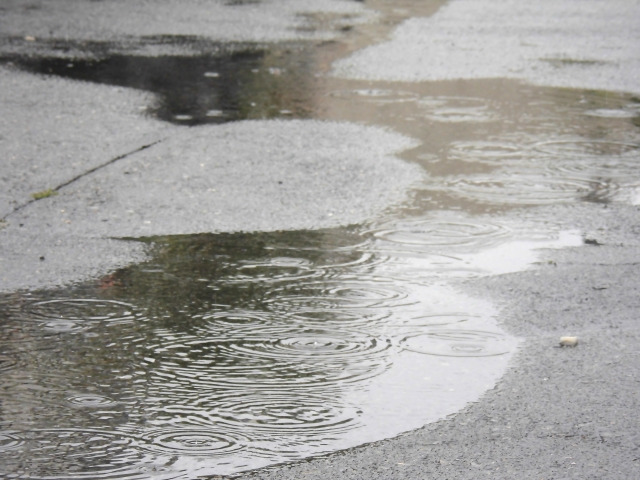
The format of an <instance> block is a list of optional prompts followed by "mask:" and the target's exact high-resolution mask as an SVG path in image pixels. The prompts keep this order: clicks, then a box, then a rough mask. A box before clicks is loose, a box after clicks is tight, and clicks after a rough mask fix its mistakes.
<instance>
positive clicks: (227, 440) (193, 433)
mask: <svg viewBox="0 0 640 480" xmlns="http://www.w3.org/2000/svg"><path fill="white" fill-rule="evenodd" d="M139 440H141V444H140V446H141V447H142V448H144V449H148V450H151V451H153V452H159V453H166V454H170V455H189V456H197V457H199V456H203V457H211V456H223V455H229V454H231V453H233V452H237V451H239V450H242V449H243V448H244V444H243V442H242V441H240V439H238V438H234V437H233V436H232V435H230V434H229V433H226V432H224V433H223V432H219V431H217V429H216V428H215V427H214V426H211V427H209V428H204V427H198V426H192V427H169V428H162V429H156V430H151V431H149V432H145V433H144V434H143V435H141V436H140V438H139Z"/></svg>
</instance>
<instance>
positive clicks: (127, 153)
mask: <svg viewBox="0 0 640 480" xmlns="http://www.w3.org/2000/svg"><path fill="white" fill-rule="evenodd" d="M166 139H167V137H165V138H161V139H159V140H156V141H155V142H151V143H148V144H146V145H142V146H140V147H138V148H136V149H135V150H131V151H129V152H126V153H123V154H121V155H118V156H117V157H114V158H111V159H109V160H107V161H106V162H104V163H101V164H100V165H97V166H95V167H93V168H90V169H89V170H86V171H85V172H82V173H80V174H78V175H76V176H75V177H73V178H71V179H69V180H67V181H66V182H63V183H61V184H59V185H57V186H55V187H53V188H51V189H49V190H50V191H51V192H52V193H55V192H59V191H60V190H61V189H63V188H64V187H67V186H69V185H71V184H72V183H75V182H77V181H78V180H80V179H81V178H84V177H87V176H89V175H91V174H92V173H95V172H97V171H98V170H102V169H103V168H105V167H108V166H109V165H112V164H114V163H116V162H118V161H120V160H123V159H125V158H127V157H129V156H131V155H134V154H136V153H139V152H142V151H143V150H146V149H148V148H151V147H153V146H155V145H157V144H159V143H161V142H163V141H165V140H166ZM49 196H51V195H47V196H45V197H42V198H32V199H31V200H29V201H27V202H25V203H23V204H22V205H18V206H17V207H15V208H14V209H13V210H12V211H11V212H9V213H7V214H6V215H5V216H4V217H0V221H5V220H7V219H8V218H9V217H11V216H12V215H14V214H15V213H17V212H19V211H20V210H22V209H23V208H26V207H28V206H29V205H31V204H32V203H35V202H37V201H39V200H42V199H44V198H48V197H49Z"/></svg>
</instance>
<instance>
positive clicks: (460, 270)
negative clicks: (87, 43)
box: [0, 44, 640, 479]
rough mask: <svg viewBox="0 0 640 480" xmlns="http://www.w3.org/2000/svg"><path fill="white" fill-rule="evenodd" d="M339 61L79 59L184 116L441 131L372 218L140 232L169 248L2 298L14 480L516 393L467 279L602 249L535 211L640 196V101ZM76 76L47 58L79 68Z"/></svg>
mask: <svg viewBox="0 0 640 480" xmlns="http://www.w3.org/2000/svg"><path fill="white" fill-rule="evenodd" d="M331 48H333V46H332V45H331V44H329V45H324V46H323V47H322V48H320V47H318V48H317V51H316V53H315V54H314V55H317V57H313V56H311V57H308V55H309V51H310V49H309V48H306V47H305V48H298V49H296V48H291V49H288V50H278V49H275V50H274V52H275V53H274V52H270V51H266V52H264V51H263V52H260V53H255V52H254V53H252V54H248V53H247V54H241V53H238V52H236V53H234V54H233V55H231V54H230V55H227V56H220V57H215V58H214V59H212V57H210V56H207V57H205V58H204V59H200V60H201V61H202V63H198V61H199V60H198V57H190V58H188V59H182V60H180V59H175V58H173V59H169V60H166V59H165V60H166V61H171V62H174V64H178V65H180V69H181V70H180V72H181V73H182V74H184V75H185V78H186V77H188V75H187V72H191V74H193V75H194V76H197V80H194V81H193V82H189V81H187V80H185V79H184V78H183V79H182V80H181V82H182V83H180V84H176V83H175V81H174V80H173V79H172V80H171V81H170V82H169V83H167V84H162V83H158V82H160V80H158V79H157V78H153V76H154V74H155V73H154V72H161V71H163V68H165V67H166V65H165V66H164V67H160V66H158V65H159V64H160V63H159V62H160V61H159V60H153V61H151V60H149V59H146V58H139V59H137V60H136V59H134V58H127V59H125V58H123V57H117V58H115V59H114V58H111V59H107V60H104V61H102V62H94V63H93V66H94V67H95V68H96V69H97V72H93V71H91V68H92V64H91V62H80V63H77V64H75V66H79V67H81V68H78V69H77V70H75V71H74V72H75V73H74V74H73V75H75V78H76V79H82V80H90V81H100V82H103V83H116V84H120V85H126V86H133V87H134V88H142V89H147V90H151V91H153V92H155V93H157V94H158V98H159V100H158V103H157V104H156V105H151V106H149V113H150V114H153V115H156V116H158V117H159V118H161V119H164V120H167V121H171V122H173V123H178V124H181V123H183V124H185V125H194V124H198V123H221V122H225V121H232V120H237V119H242V118H271V117H275V116H279V117H281V116H295V117H299V118H300V117H303V118H307V117H309V118H319V119H330V120H341V121H353V122H361V123H366V124H372V125H383V126H388V127H389V128H392V129H394V130H396V131H398V132H401V133H404V134H406V135H408V136H410V137H412V138H415V139H418V140H419V141H420V146H419V147H417V148H415V149H412V150H410V151H407V152H404V154H403V156H404V157H405V159H406V160H407V161H412V162H416V163H418V164H419V165H421V166H422V167H423V168H424V169H425V171H426V172H427V174H428V175H427V177H426V179H425V180H424V181H422V182H421V183H420V184H419V185H417V186H416V188H415V189H414V191H412V192H411V198H410V200H409V201H407V203H406V204H404V205H397V206H395V207H393V208H390V209H389V211H388V212H387V213H386V214H385V215H384V216H383V217H382V218H378V219H374V220H372V221H371V222H370V223H368V224H365V225H353V226H350V227H344V228H336V229H327V230H317V231H289V232H274V233H235V234H231V233H218V234H214V233H203V234H200V235H189V236H186V235H185V236H167V237H153V238H146V239H129V240H127V241H137V242H144V243H145V244H147V245H148V247H149V249H150V258H151V259H150V260H149V261H147V262H146V263H141V264H138V265H133V266H131V267H128V268H125V269H122V270H118V271H115V272H109V273H108V274H105V275H104V276H103V277H101V278H99V279H96V281H95V282H89V283H86V284H79V285H74V286H70V287H68V288H63V289H55V290H46V291H36V292H16V293H13V294H7V295H3V296H2V297H0V347H1V350H0V376H1V378H2V382H1V385H2V387H1V389H0V404H1V409H0V412H1V415H0V459H1V461H0V463H1V464H2V467H0V468H2V469H3V471H4V472H5V475H6V477H7V478H25V479H26V478H29V479H82V478H118V479H138V478H139V479H143V478H158V479H185V478H198V477H203V478H206V477H207V476H213V475H232V474H236V473H238V472H242V471H246V470H250V469H255V468H259V467H263V466H267V465H273V464H276V463H281V462H288V461H294V460H299V459H303V458H307V457H309V456H312V455H320V454H325V453H328V452H333V451H336V450H339V449H344V448H349V447H353V446H357V445H361V444H364V443H367V442H371V441H376V440H380V439H384V438H389V437H392V436H395V435H398V434H400V433H402V432H405V431H408V430H411V429H414V428H419V427H421V426H423V425H425V424H426V423H428V422H432V421H435V420H437V419H441V418H443V417H445V416H446V415H449V414H452V413H455V412H456V411H458V410H460V409H461V408H462V407H464V405H466V404H467V403H468V402H471V401H475V400H477V399H478V398H479V397H480V395H482V393H483V392H485V391H486V390H487V389H489V388H491V387H492V386H493V385H495V382H496V381H497V380H498V379H499V378H500V376H501V375H502V373H503V372H504V370H505V368H506V366H507V364H508V361H509V359H510V357H511V354H512V353H513V352H514V351H515V350H516V348H517V345H518V339H516V338H514V337H513V336H511V335H509V334H508V333H507V332H505V331H503V330H502V329H501V328H500V326H499V312H498V311H497V310H496V307H495V306H494V305H492V304H491V303H490V302H489V301H487V300H486V299H481V298H473V297H471V296H469V295H467V294H465V293H463V292H462V291H461V289H460V288H459V285H458V281H459V280H460V279H465V280H472V281H473V280H475V279H482V278H483V277H486V276H489V275H496V274H503V273H509V272H515V271H519V270H523V269H525V268H527V267H529V266H530V265H532V264H533V263H535V262H536V261H537V254H536V251H537V250H539V249H543V248H547V249H548V248H563V247H575V246H579V245H581V244H582V243H583V241H584V239H583V237H582V235H581V233H580V232H578V231H575V230H571V229H566V228H565V226H564V225H563V222H562V219H558V221H557V223H555V224H550V223H549V222H547V223H545V224H544V225H540V224H537V223H536V222H535V219H534V218H527V217H526V215H525V214H523V211H525V207H535V206H537V205H545V204H557V203H563V204H572V203H578V202H598V203H604V204H606V203H609V202H626V203H634V204H637V203H640V175H639V174H638V169H637V163H638V161H639V160H640V129H639V128H638V127H639V126H640V120H639V119H640V101H639V100H638V99H636V98H633V97H631V96H627V95H622V94H606V93H603V92H583V91H572V90H559V89H544V88H537V87H529V86H526V85H522V84H518V83H515V82H506V81H505V82H501V81H497V80H495V81H473V82H471V81H469V82H431V83H419V84H390V83H384V82H377V83H375V82H359V81H345V80H340V79H335V78H331V77H330V76H327V77H326V78H325V77H315V76H314V72H316V71H317V70H318V69H320V67H318V66H317V64H320V63H322V61H321V60H322V58H325V60H326V57H330V56H331V55H336V53H335V52H331ZM323 49H324V50H323ZM301 57H304V61H303V60H301ZM13 61H16V60H15V59H13ZM136 61H139V62H141V65H142V66H140V65H138V66H136V63H135V62H136ZM154 62H158V63H154ZM234 62H235V63H234ZM314 62H316V63H315V64H314ZM32 63H33V62H31V61H28V62H25V65H26V67H28V68H30V69H31V70H34V69H35V70H37V68H35V67H34V66H33V65H32ZM59 63H60V62H59V61H53V60H51V61H41V62H39V63H38V65H39V67H38V68H40V69H41V70H42V71H47V73H52V74H58V75H63V72H60V71H58V69H62V70H65V71H66V70H69V71H71V70H73V69H74V68H75V66H74V64H71V63H70V64H66V63H65V64H64V65H61V64H59ZM69 65H71V66H69ZM314 65H315V66H314ZM125 67H126V68H125ZM47 69H48V70H47ZM122 70H125V71H130V72H134V73H132V74H131V75H129V76H127V75H126V73H122ZM100 72H103V74H102V76H101V74H100ZM140 72H144V75H142V74H141V73H140ZM236 74H237V75H238V77H239V78H240V79H242V82H238V83H236V84H234V85H235V86H234V88H233V89H232V90H233V91H231V90H229V91H226V92H221V90H220V88H222V87H221V86H222V85H226V86H227V87H228V85H229V84H225V83H224V82H221V81H220V78H222V77H224V76H225V75H229V76H233V75H236ZM64 75H65V76H67V77H73V75H71V74H66V73H64ZM158 75H159V74H158ZM301 79H302V80H301ZM185 85H186V86H185ZM183 86H184V89H183ZM225 88H226V87H225ZM229 88H230V87H229ZM176 92H178V93H179V92H183V93H184V95H187V96H188V99H187V100H185V98H187V97H184V96H183V97H180V95H178V94H177V93H176ZM172 95H173V96H172ZM189 95H190V96H189ZM180 98H182V100H180ZM202 98H204V99H205V101H199V99H202ZM176 99H177V100H176ZM174 100H175V101H174ZM189 105H191V106H192V108H190V107H189ZM178 106H179V108H178ZM185 128H186V127H185ZM301 153H302V154H303V152H301ZM515 208H517V209H519V210H517V211H518V214H517V215H514V214H512V213H511V212H512V211H513V209H515Z"/></svg>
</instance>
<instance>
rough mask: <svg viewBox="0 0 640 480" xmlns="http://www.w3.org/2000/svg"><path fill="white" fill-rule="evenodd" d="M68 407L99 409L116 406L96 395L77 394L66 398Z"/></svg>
mask: <svg viewBox="0 0 640 480" xmlns="http://www.w3.org/2000/svg"><path fill="white" fill-rule="evenodd" d="M67 401H68V402H69V404H70V405H72V406H74V407H78V408H101V407H110V406H113V405H115V404H116V402H114V401H113V400H110V399H108V398H107V397H103V396H102V395H97V394H90V393H85V394H78V395H73V396H71V397H69V398H67Z"/></svg>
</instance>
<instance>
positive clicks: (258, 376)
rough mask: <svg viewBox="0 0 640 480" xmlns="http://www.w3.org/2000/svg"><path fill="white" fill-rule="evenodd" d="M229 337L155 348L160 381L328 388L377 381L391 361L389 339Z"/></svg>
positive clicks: (268, 334) (261, 387) (287, 334)
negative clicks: (374, 378) (370, 380)
mask: <svg viewBox="0 0 640 480" xmlns="http://www.w3.org/2000/svg"><path fill="white" fill-rule="evenodd" d="M229 333H230V338H229V339H227V340H226V341H223V342H221V341H211V340H196V341H189V342H180V343H175V344H165V345H162V346H159V347H157V348H156V350H155V352H154V356H155V357H156V358H159V367H160V368H159V370H158V371H157V375H158V378H164V379H166V378H171V379H173V382H174V383H175V385H181V387H180V388H189V389H191V388H211V387H216V388H230V387H233V388H238V387H246V386H249V387H251V388H254V389H258V390H269V389H272V388H274V386H281V387H288V388H292V387H305V388H315V389H326V388H328V387H329V386H331V385H334V386H335V385H339V384H343V385H345V384H348V383H354V382H361V381H363V380H365V379H367V378H373V377H375V376H377V375H380V374H381V373H382V372H384V370H385V369H386V368H387V367H388V365H389V362H390V358H388V355H387V353H386V351H387V350H388V349H389V348H390V344H389V342H387V341H386V340H378V339H374V338H367V337H364V338H353V337H352V338H350V337H345V336H344V335H343V334H342V332H340V336H337V335H336V334H335V333H334V334H333V335H331V334H329V333H324V332H323V333H324V334H323V335H321V334H319V333H316V334H307V335H300V334H299V333H298V335H296V333H294V332H291V331H288V332H287V331H283V330H276V329H272V330H271V331H269V330H267V331H264V332H254V333H253V336H252V337H250V338H247V337H245V336H244V333H247V332H243V331H240V332H236V334H234V333H233V332H229ZM274 335H277V336H274Z"/></svg>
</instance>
